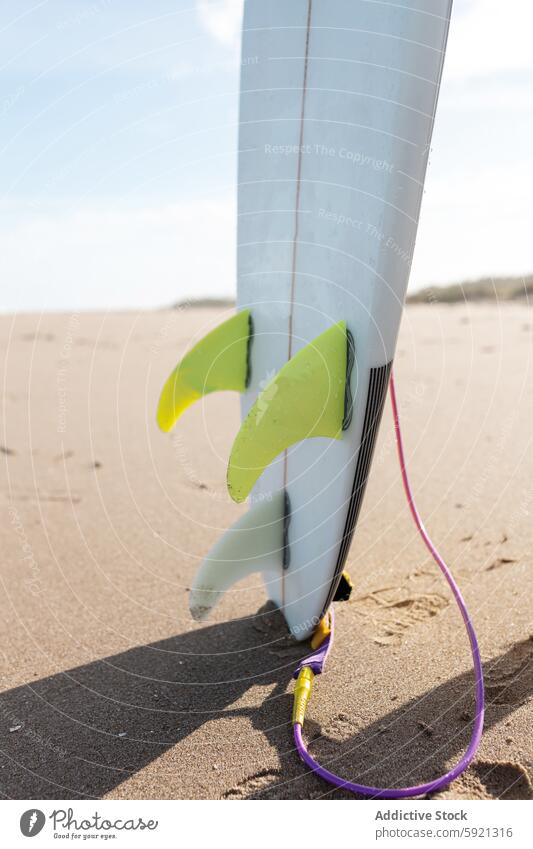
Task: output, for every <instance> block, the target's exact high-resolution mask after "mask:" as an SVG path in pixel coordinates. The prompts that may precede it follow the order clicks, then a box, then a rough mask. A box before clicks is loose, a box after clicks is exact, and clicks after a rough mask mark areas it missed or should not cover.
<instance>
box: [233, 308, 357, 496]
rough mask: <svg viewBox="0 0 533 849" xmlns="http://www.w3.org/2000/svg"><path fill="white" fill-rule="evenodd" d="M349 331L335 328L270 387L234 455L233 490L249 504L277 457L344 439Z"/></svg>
mask: <svg viewBox="0 0 533 849" xmlns="http://www.w3.org/2000/svg"><path fill="white" fill-rule="evenodd" d="M347 339H348V337H347V329H346V324H345V322H344V321H339V322H338V324H334V325H333V326H332V327H330V328H329V329H328V330H326V331H325V332H324V333H322V334H321V335H320V336H317V337H316V339H314V340H313V341H312V342H310V343H309V344H308V345H306V346H305V348H302V350H301V351H299V352H298V353H297V354H295V355H294V357H292V359H290V360H289V361H288V362H287V363H285V365H284V366H283V368H282V369H281V370H280V371H279V372H278V373H277V375H276V376H275V377H274V379H273V380H271V381H270V383H269V384H268V385H267V386H266V387H265V389H264V390H263V392H262V393H261V394H260V395H259V397H258V398H257V400H256V402H255V404H254V405H253V407H252V408H251V410H250V412H249V413H248V415H247V417H246V419H245V420H244V422H243V423H242V426H241V429H240V431H239V433H238V434H237V437H236V439H235V442H234V443H233V448H232V451H231V456H230V461H229V466H228V489H229V493H230V495H231V497H232V498H233V500H234V501H237V502H241V501H244V500H245V499H246V498H247V497H248V495H249V494H250V492H251V490H252V487H253V486H254V484H255V483H256V481H257V480H258V478H259V477H260V476H261V475H262V474H263V472H264V470H265V469H266V468H267V466H269V465H270V464H271V463H272V462H273V460H275V459H276V457H277V456H278V455H279V454H281V453H282V452H283V451H286V450H287V448H290V447H291V445H295V444H296V443H297V442H301V441H302V440H304V439H310V438H312V437H316V436H323V437H329V438H330V439H340V438H341V436H342V430H343V423H344V420H345V415H346V403H345V402H346V392H345V390H346V374H347V365H348V345H347Z"/></svg>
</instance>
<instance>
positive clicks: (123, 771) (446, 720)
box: [0, 609, 533, 799]
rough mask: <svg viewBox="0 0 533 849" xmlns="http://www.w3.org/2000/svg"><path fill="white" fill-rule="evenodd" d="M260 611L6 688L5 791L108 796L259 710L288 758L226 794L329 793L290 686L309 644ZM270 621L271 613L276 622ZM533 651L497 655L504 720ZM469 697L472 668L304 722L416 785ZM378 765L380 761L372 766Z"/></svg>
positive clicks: (461, 721)
mask: <svg viewBox="0 0 533 849" xmlns="http://www.w3.org/2000/svg"><path fill="white" fill-rule="evenodd" d="M263 613H264V615H263V616H259V617H254V618H253V619H242V620H235V621H233V622H229V623H225V624H221V625H211V626H208V627H206V628H202V629H199V630H194V631H191V632H189V633H186V634H180V635H179V636H176V637H172V638H169V639H166V640H161V641H159V642H155V643H152V644H150V645H146V646H139V647H136V648H133V649H130V650H128V651H125V652H121V653H119V654H116V655H113V656H110V657H106V658H103V659H102V660H98V661H94V662H92V663H88V664H86V665H82V666H78V667H76V668H74V669H70V670H67V671H65V672H61V673H58V674H55V675H51V676H49V677H47V678H43V679H41V680H38V681H33V682H31V683H28V684H26V685H24V686H20V687H17V688H14V689H12V690H8V691H6V692H4V693H3V694H2V695H1V696H0V719H1V722H2V725H3V727H4V729H5V730H6V731H7V732H9V733H6V734H4V735H3V743H2V754H1V755H0V764H1V767H2V768H1V769H0V782H1V784H0V793H1V794H2V795H3V796H4V797H5V798H17V799H27V798H34V799H36V798H42V799H60V798H62V799H78V798H91V797H93V798H100V797H102V796H103V795H105V794H106V793H108V792H110V791H111V790H112V789H113V788H114V787H116V786H117V785H119V784H120V783H122V782H123V781H125V780H127V779H128V778H129V777H131V776H132V775H134V774H135V773H137V772H138V771H139V770H141V769H143V767H145V766H147V765H148V764H150V763H151V762H152V761H154V760H155V759H156V758H158V757H160V755H162V754H163V753H164V752H165V751H167V750H168V749H170V748H172V747H173V746H175V745H176V744H177V743H179V742H180V741H181V740H183V739H184V738H186V737H187V736H189V735H190V734H192V733H193V732H194V731H195V730H197V729H198V728H200V727H201V726H202V725H203V724H204V723H206V722H208V721H211V720H213V719H217V718H219V717H220V716H222V715H224V716H225V717H237V716H243V715H245V716H247V717H249V718H250V721H251V722H252V724H253V726H254V728H256V729H257V730H259V731H262V733H264V734H265V735H266V737H267V739H268V741H269V742H270V744H271V745H272V746H273V747H275V748H276V750H277V751H278V753H279V759H280V769H279V772H277V771H274V772H273V773H266V774H265V775H264V780H262V781H259V783H258V781H257V777H258V776H260V775H262V773H261V766H262V765H261V764H258V765H257V767H258V769H257V771H256V772H254V773H253V774H252V775H250V778H249V780H248V781H244V782H243V783H242V784H241V785H240V786H239V787H236V788H234V789H232V790H230V791H229V792H228V791H226V792H225V796H226V797H227V798H250V797H254V796H255V797H258V798H309V797H310V796H314V795H321V794H324V793H327V792H328V787H327V786H326V785H324V784H323V783H322V782H320V781H319V780H318V779H316V778H315V776H313V775H312V774H309V772H308V770H306V768H305V767H304V765H303V764H302V763H301V762H300V761H299V759H298V758H297V756H296V754H295V752H294V750H293V746H292V742H291V736H290V724H289V718H290V709H291V696H290V692H289V686H288V685H289V681H290V678H291V675H292V671H293V669H294V667H295V665H296V663H297V662H298V659H299V657H301V656H302V655H303V654H305V648H303V647H302V646H301V645H298V644H294V645H292V646H291V644H290V643H287V640H286V637H284V636H280V634H281V633H282V632H281V631H280V629H279V627H278V624H279V623H277V621H276V620H275V617H276V615H277V614H273V613H272V611H271V610H268V609H265V611H263ZM268 617H274V627H272V621H269V620H268ZM280 621H281V619H280ZM264 622H266V623H267V624H266V627H264V628H263V627H262V623H264ZM214 647H217V648H216V649H215V651H218V652H219V654H214V653H213V651H214ZM531 648H532V643H531V641H529V642H527V641H526V642H524V643H519V644H517V645H515V646H513V647H512V648H511V649H510V650H509V651H508V652H506V653H505V654H502V655H501V656H500V657H498V658H496V659H495V660H494V661H492V663H491V664H489V665H488V667H487V672H488V674H487V682H488V698H489V701H492V702H493V705H492V707H491V708H489V710H488V715H487V726H488V727H490V725H492V724H495V723H497V722H501V721H503V720H504V719H505V717H506V716H507V715H508V714H510V713H512V711H514V710H515V709H516V708H517V707H518V706H519V704H522V703H523V701H524V699H526V698H527V697H528V696H529V695H530V694H531V692H532V691H533V680H532V675H531V668H532V666H531V664H529V667H528V666H527V663H526V665H525V666H524V658H525V657H526V655H527V656H528V657H529V660H531ZM528 652H529V654H528ZM517 669H518V672H516V670H517ZM498 670H499V671H498ZM513 670H514V672H513ZM491 676H492V677H491ZM325 683H326V682H325V681H324V684H325ZM272 684H273V685H274V688H273V690H272V691H271V693H270V695H269V697H268V698H267V699H266V700H265V701H264V702H263V704H262V705H261V706H260V707H259V708H258V707H255V706H254V707H246V706H244V707H239V706H236V707H232V705H234V704H235V703H236V702H238V700H239V699H240V698H241V697H243V696H244V695H245V694H246V693H247V692H248V690H249V689H250V688H251V687H254V686H257V685H260V686H261V685H272ZM471 694H472V676H471V675H470V674H465V675H459V676H457V677H456V678H454V679H452V680H450V681H448V682H446V683H444V684H442V685H440V686H439V687H437V688H435V689H434V690H431V691H429V692H428V693H426V694H425V696H424V697H422V698H418V699H415V700H413V701H412V702H409V703H408V704H404V705H402V706H401V707H398V708H396V709H395V710H393V711H392V712H391V713H389V714H388V715H387V716H385V717H382V718H380V719H379V720H378V721H376V722H375V723H372V724H371V725H369V726H368V727H366V728H364V729H363V730H360V731H358V732H357V733H355V734H348V735H347V737H346V728H344V729H343V728H342V724H343V720H339V719H338V718H336V719H334V720H333V730H332V729H328V731H327V733H326V734H322V733H321V731H320V729H319V728H318V726H316V724H313V723H312V722H310V723H309V725H308V726H306V732H307V734H308V735H309V736H310V737H311V738H313V737H316V738H318V739H317V740H316V741H315V743H314V744H313V747H312V748H313V751H314V752H315V753H316V754H317V755H318V756H319V757H320V758H321V759H322V760H324V761H326V762H329V765H330V767H331V768H333V769H334V770H338V771H339V772H340V773H341V774H343V775H346V776H351V777H355V776H357V777H358V778H359V779H361V780H364V781H369V782H372V781H376V782H378V783H381V782H384V781H385V782H388V783H390V782H391V780H393V781H394V780H397V781H398V782H400V781H402V782H404V781H409V783H412V782H415V781H419V780H422V779H423V778H428V777H431V776H433V775H435V774H436V773H437V772H440V771H444V768H445V763H446V761H447V759H449V758H450V757H454V756H455V755H456V754H457V753H458V752H459V751H460V750H462V749H463V748H464V746H465V744H466V742H467V737H468V731H469V727H470V723H471V717H469V716H467V714H466V713H465V711H468V709H469V708H470V709H471V707H472V695H471ZM452 703H453V708H451V710H449V711H448V712H447V713H445V711H446V709H447V705H450V704H452ZM436 716H441V717H442V718H441V723H440V725H439V728H438V729H437V728H433V725H432V723H433V720H434V718H435V717H436ZM335 722H337V723H339V722H340V726H338V725H337V726H335ZM9 729H14V730H12V731H9ZM413 752H416V758H415V760H414V761H413ZM426 758H427V760H426ZM413 763H415V764H416V770H415V773H413ZM369 764H374V765H375V766H374V767H373V768H372V769H369ZM252 766H253V765H252ZM335 795H337V796H338V795H341V796H342V795H344V794H342V792H340V793H339V791H336V793H335Z"/></svg>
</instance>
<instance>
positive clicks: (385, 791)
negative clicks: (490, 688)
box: [293, 374, 485, 799]
mask: <svg viewBox="0 0 533 849" xmlns="http://www.w3.org/2000/svg"><path fill="white" fill-rule="evenodd" d="M389 388H390V397H391V403H392V415H393V419H394V431H395V434H396V446H397V449H398V459H399V461H400V469H401V473H402V481H403V486H404V490H405V494H406V497H407V502H408V504H409V508H410V510H411V514H412V516H413V519H414V522H415V525H416V527H417V528H418V531H419V533H420V536H421V537H422V539H423V541H424V543H425V545H426V548H427V549H428V551H429V552H430V554H431V556H432V557H433V559H434V560H435V562H436V564H437V566H438V567H439V569H440V570H441V572H442V574H443V575H444V577H445V578H446V581H447V582H448V585H449V587H450V589H451V591H452V593H453V595H454V597H455V600H456V602H457V606H458V608H459V610H460V611H461V616H462V617H463V621H464V623H465V628H466V632H467V634H468V639H469V640H470V648H471V651H472V660H473V663H474V673H475V678H476V715H475V719H474V727H473V729H472V737H471V739H470V743H469V745H468V749H467V750H466V752H465V754H464V755H463V757H462V758H461V760H460V761H459V763H457V764H456V766H454V767H453V769H451V770H450V771H449V772H447V773H446V774H445V775H441V776H440V778H436V779H435V780H434V781H428V782H426V783H425V784H418V785H415V786H413V787H400V788H396V789H395V788H380V787H368V786H367V785H365V784H357V783H356V782H354V781H347V780H346V779H344V778H340V776H338V775H335V774H334V773H333V772H330V771H329V770H328V769H325V767H323V766H320V764H319V763H317V762H316V761H315V759H314V758H312V757H311V755H310V754H309V752H308V751H307V748H306V745H305V743H304V741H303V738H302V723H300V722H295V723H294V725H293V729H294V741H295V743H296V749H297V751H298V754H299V755H300V757H301V759H302V760H303V761H304V763H305V764H307V766H308V767H310V769H312V770H313V772H314V773H316V775H318V776H319V777H320V778H323V779H324V780H325V781H328V782H329V783H330V784H333V785H335V787H341V788H343V789H344V790H349V791H351V792H352V793H360V794H362V795H363V796H373V797H374V798H378V799H407V798H409V797H410V796H422V795H424V794H426V793H432V792H434V791H435V790H440V789H442V788H443V787H446V786H447V785H448V784H450V783H451V782H452V781H454V780H455V779H456V778H457V777H458V776H459V775H461V773H462V772H464V770H465V769H466V768H467V767H468V765H469V764H470V763H471V761H472V759H473V757H474V755H475V753H476V750H477V748H478V746H479V743H480V741H481V735H482V732H483V717H484V713H485V692H484V686H483V668H482V665H481V655H480V651H479V645H478V641H477V637H476V633H475V631H474V626H473V624H472V620H471V619H470V616H469V613H468V610H467V607H466V604H465V601H464V599H463V596H462V595H461V591H460V589H459V587H458V586H457V583H456V582H455V579H454V577H453V575H452V573H451V572H450V570H449V568H448V566H447V565H446V563H445V562H444V560H443V559H442V557H441V555H440V554H439V552H438V551H437V549H436V547H435V545H434V544H433V542H432V541H431V538H430V536H429V534H428V532H427V531H426V529H425V527H424V523H423V522H422V519H421V517H420V513H419V512H418V509H417V506H416V504H415V500H414V497H413V492H412V490H411V484H410V483H409V477H408V475H407V468H406V464H405V453H404V447H403V439H402V433H401V427H400V416H399V412H398V404H397V401H396V390H395V386H394V376H393V375H392V374H391V378H390V386H389ZM330 616H331V633H330V634H329V636H327V637H326V639H325V640H324V642H323V643H322V645H321V646H320V648H319V649H318V650H317V651H315V652H313V654H311V655H309V657H307V658H305V659H304V660H302V661H301V663H300V665H299V666H298V669H297V670H296V672H295V675H294V677H295V678H297V677H298V675H299V674H300V672H301V671H302V670H303V669H311V670H312V672H313V673H314V674H315V675H319V674H320V673H321V672H322V671H323V669H324V665H325V662H326V659H327V656H328V654H329V652H330V650H331V647H332V645H333V637H334V619H333V608H332V609H331V612H330Z"/></svg>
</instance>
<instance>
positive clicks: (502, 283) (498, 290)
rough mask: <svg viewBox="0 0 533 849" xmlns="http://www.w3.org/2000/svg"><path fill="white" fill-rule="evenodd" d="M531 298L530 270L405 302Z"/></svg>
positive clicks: (196, 303)
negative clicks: (522, 274) (518, 274)
mask: <svg viewBox="0 0 533 849" xmlns="http://www.w3.org/2000/svg"><path fill="white" fill-rule="evenodd" d="M530 298H531V299H532V300H533V274H530V275H529V276H528V277H483V278H481V279H480V280H466V281H463V282H462V283H450V284H449V285H447V286H427V287H426V288H424V289H419V290H418V291H417V292H413V294H412V295H408V296H407V303H408V304H431V303H441V304H459V303H465V302H482V301H492V302H501V301H528V300H529V299H530ZM233 306H235V300H234V299H233V298H197V299H196V298H188V299H187V300H184V301H179V302H178V303H176V304H174V309H179V310H183V309H193V308H194V309H229V308H230V307H233Z"/></svg>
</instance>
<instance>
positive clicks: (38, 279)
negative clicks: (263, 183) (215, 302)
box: [0, 0, 533, 312]
mask: <svg viewBox="0 0 533 849" xmlns="http://www.w3.org/2000/svg"><path fill="white" fill-rule="evenodd" d="M241 14H242V0H150V2H149V3H147V2H146V0H4V2H3V3H2V4H1V6H0V48H1V49H0V57H1V58H0V68H1V74H0V220H1V226H0V275H1V277H0V311H3V312H15V311H41V310H84V309H123V308H126V309H130V308H143V307H160V306H165V305H168V304H172V303H175V302H177V301H180V300H184V299H187V298H188V297H191V296H195V297H203V296H223V295H224V296H231V295H232V294H233V293H234V290H235V241H236V233H235V217H236V209H235V194H236V151H237V120H238V87H239V28H240V18H241ZM532 31H533V4H531V2H530V0H505V2H502V0H455V4H454V11H453V17H452V25H451V30H450V37H449V42H448V45H449V47H448V54H447V58H446V64H445V70H444V76H443V81H442V89H441V97H440V102H439V109H438V113H437V121H436V125H435V132H434V136H433V144H432V151H431V157H430V167H429V171H428V177H427V182H426V193H425V198H424V204H423V208H422V218H421V223H420V227H419V235H418V240H417V247H416V251H415V259H414V263H413V268H412V274H411V284H410V285H411V289H416V288H419V287H421V286H425V285H439V284H444V283H448V282H452V281H463V280H465V279H475V278H479V277H481V276H491V275H494V276H500V275H521V274H528V273H531V272H533V240H532V238H531V234H532V233H533V203H532V198H533V167H532V166H533V143H532V142H533V50H532V49H531V32H532Z"/></svg>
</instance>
